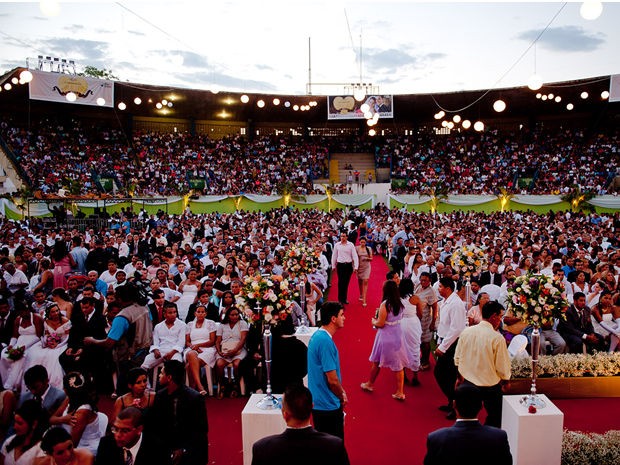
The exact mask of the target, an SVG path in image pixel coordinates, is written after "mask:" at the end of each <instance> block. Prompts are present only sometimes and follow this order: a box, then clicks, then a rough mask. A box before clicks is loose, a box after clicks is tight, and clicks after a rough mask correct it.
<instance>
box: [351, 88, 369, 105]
mask: <svg viewBox="0 0 620 465" xmlns="http://www.w3.org/2000/svg"><path fill="white" fill-rule="evenodd" d="M353 98H354V99H355V100H357V101H358V102H361V101H362V100H364V99H365V98H366V91H365V90H364V88H363V87H356V88H355V89H353Z"/></svg>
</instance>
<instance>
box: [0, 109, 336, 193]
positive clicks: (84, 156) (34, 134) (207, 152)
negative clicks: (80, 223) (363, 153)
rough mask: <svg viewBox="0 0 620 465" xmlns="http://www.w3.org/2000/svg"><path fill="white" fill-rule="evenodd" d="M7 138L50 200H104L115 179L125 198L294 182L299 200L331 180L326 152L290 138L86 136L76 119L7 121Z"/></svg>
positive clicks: (251, 189)
mask: <svg viewBox="0 0 620 465" xmlns="http://www.w3.org/2000/svg"><path fill="white" fill-rule="evenodd" d="M1 126H2V127H1V132H0V134H1V136H2V137H3V138H4V139H5V140H6V142H7V144H8V146H9V147H10V148H11V149H12V151H13V153H14V154H15V156H16V158H17V161H18V162H19V164H20V166H21V167H22V168H23V169H24V171H25V172H26V174H27V176H28V178H29V179H30V182H31V183H33V190H41V191H42V192H43V193H44V194H47V193H54V194H56V193H58V192H59V191H61V193H63V194H70V193H71V194H74V195H87V194H97V193H102V188H103V186H102V185H101V184H100V179H101V178H106V179H112V180H113V183H114V184H115V185H116V188H117V191H116V192H117V193H118V194H119V195H123V196H127V195H129V194H131V195H140V196H169V195H179V194H182V193H185V192H189V191H190V190H191V189H194V187H193V186H196V187H195V191H196V192H199V193H202V194H205V195H206V194H215V195H240V194H244V193H248V194H266V195H273V194H277V193H278V189H280V187H281V185H282V184H284V183H290V184H291V185H293V191H294V193H296V194H301V195H305V194H312V193H314V192H315V191H314V187H313V183H312V181H313V180H314V179H319V178H327V177H328V175H327V168H328V166H327V164H328V160H329V156H328V152H327V149H325V148H323V146H322V145H320V144H318V143H316V142H305V141H304V140H302V139H299V140H293V141H292V140H289V139H288V138H286V137H284V136H265V137H256V138H255V139H254V140H252V141H249V140H248V139H247V138H244V137H241V136H237V137H229V138H224V139H222V140H215V139H211V138H209V137H208V136H200V135H190V134H189V133H184V132H173V133H165V134H160V133H151V132H137V133H135V134H133V135H131V136H128V135H127V134H125V133H124V132H123V131H121V130H118V129H109V128H100V129H96V130H93V129H87V128H86V127H84V123H82V122H80V121H77V120H72V121H70V122H67V123H64V124H61V123H57V122H51V121H43V122H41V124H40V125H38V126H37V127H36V128H31V129H28V130H26V129H22V128H19V127H13V126H10V125H9V124H8V123H6V122H4V123H2V125H1Z"/></svg>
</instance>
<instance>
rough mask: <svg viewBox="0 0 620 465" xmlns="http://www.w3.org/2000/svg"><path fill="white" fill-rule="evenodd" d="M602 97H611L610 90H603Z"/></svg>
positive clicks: (604, 98) (605, 98)
mask: <svg viewBox="0 0 620 465" xmlns="http://www.w3.org/2000/svg"><path fill="white" fill-rule="evenodd" d="M601 98H602V99H603V100H607V99H608V98H609V92H608V91H606V90H604V91H603V92H601Z"/></svg>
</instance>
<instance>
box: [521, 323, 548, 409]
mask: <svg viewBox="0 0 620 465" xmlns="http://www.w3.org/2000/svg"><path fill="white" fill-rule="evenodd" d="M530 350H531V352H532V387H531V388H530V393H529V394H528V395H527V396H524V397H522V398H521V403H522V404H523V405H525V406H526V407H528V409H530V410H532V408H533V409H535V410H538V409H541V408H545V406H546V404H545V401H544V400H542V399H541V397H540V396H539V395H538V394H536V367H537V366H538V357H539V355H540V330H539V329H538V327H534V331H532V343H531V344H530Z"/></svg>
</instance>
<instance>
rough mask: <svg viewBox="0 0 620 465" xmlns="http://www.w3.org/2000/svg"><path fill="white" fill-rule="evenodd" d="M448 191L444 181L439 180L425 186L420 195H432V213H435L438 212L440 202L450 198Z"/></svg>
mask: <svg viewBox="0 0 620 465" xmlns="http://www.w3.org/2000/svg"><path fill="white" fill-rule="evenodd" d="M448 193H449V189H448V186H447V185H446V184H445V183H444V182H443V181H439V182H437V184H434V185H427V186H426V187H424V188H423V189H422V190H421V192H420V195H426V196H428V197H430V202H431V213H432V214H433V215H434V214H435V213H436V212H437V208H438V207H439V203H440V202H441V201H442V200H447V199H448Z"/></svg>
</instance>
